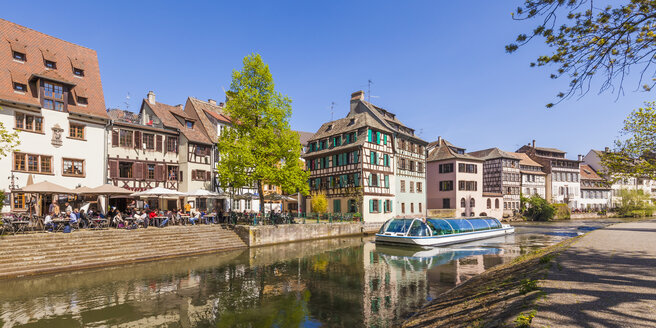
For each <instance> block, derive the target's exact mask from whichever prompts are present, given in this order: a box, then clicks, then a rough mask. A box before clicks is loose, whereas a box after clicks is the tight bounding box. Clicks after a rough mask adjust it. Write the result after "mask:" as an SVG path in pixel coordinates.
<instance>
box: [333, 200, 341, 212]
mask: <svg viewBox="0 0 656 328" xmlns="http://www.w3.org/2000/svg"><path fill="white" fill-rule="evenodd" d="M333 213H342V200H341V199H333Z"/></svg>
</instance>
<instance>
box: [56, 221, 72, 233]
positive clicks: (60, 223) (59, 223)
mask: <svg viewBox="0 0 656 328" xmlns="http://www.w3.org/2000/svg"><path fill="white" fill-rule="evenodd" d="M70 221H71V220H70V219H52V224H53V225H54V229H53V230H54V231H53V232H58V231H64V227H65V226H66V225H67V224H68V223H69V222H70Z"/></svg>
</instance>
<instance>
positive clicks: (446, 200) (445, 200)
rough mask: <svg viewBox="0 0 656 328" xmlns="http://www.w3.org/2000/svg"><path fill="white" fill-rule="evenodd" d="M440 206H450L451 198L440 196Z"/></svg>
mask: <svg viewBox="0 0 656 328" xmlns="http://www.w3.org/2000/svg"><path fill="white" fill-rule="evenodd" d="M442 208H451V198H442Z"/></svg>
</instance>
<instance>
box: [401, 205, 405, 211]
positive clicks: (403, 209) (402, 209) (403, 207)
mask: <svg viewBox="0 0 656 328" xmlns="http://www.w3.org/2000/svg"><path fill="white" fill-rule="evenodd" d="M401 213H405V203H401Z"/></svg>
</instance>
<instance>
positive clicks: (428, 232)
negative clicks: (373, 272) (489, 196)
mask: <svg viewBox="0 0 656 328" xmlns="http://www.w3.org/2000/svg"><path fill="white" fill-rule="evenodd" d="M514 232H515V228H513V227H512V226H510V225H508V224H501V222H499V220H497V219H495V218H489V217H480V218H462V219H438V218H426V219H390V220H388V221H387V222H385V224H383V226H382V227H381V228H380V231H378V233H377V234H376V242H383V243H395V244H409V245H420V246H442V245H449V244H457V243H464V242H468V241H472V240H478V239H485V238H491V237H498V236H504V235H507V234H511V233H514Z"/></svg>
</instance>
